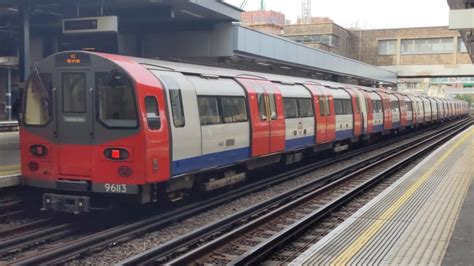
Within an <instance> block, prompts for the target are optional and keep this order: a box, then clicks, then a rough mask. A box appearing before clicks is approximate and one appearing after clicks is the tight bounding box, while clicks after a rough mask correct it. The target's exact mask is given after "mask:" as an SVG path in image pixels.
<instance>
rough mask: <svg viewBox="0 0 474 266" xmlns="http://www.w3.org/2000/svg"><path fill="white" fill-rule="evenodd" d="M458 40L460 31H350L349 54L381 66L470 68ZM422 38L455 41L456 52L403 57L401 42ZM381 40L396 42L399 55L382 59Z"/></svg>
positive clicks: (466, 55)
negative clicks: (447, 65) (439, 65)
mask: <svg viewBox="0 0 474 266" xmlns="http://www.w3.org/2000/svg"><path fill="white" fill-rule="evenodd" d="M459 36H460V35H459V33H458V32H457V31H451V30H449V29H448V27H447V26H446V27H425V28H405V29H379V30H361V31H360V30H351V44H350V46H351V49H350V50H351V54H352V57H353V58H355V59H358V60H361V61H363V62H366V63H368V64H373V65H378V66H389V65H438V64H443V65H446V64H451V65H456V64H470V63H472V62H471V60H470V58H469V55H468V54H467V53H460V52H458V51H457V45H458V43H457V42H458V37H459ZM420 38H421V39H423V38H453V44H454V49H453V52H452V53H439V54H438V53H436V54H435V53H434V54H423V55H402V54H400V45H401V40H403V39H420ZM380 40H396V43H397V46H396V54H394V55H379V51H378V44H379V41H380Z"/></svg>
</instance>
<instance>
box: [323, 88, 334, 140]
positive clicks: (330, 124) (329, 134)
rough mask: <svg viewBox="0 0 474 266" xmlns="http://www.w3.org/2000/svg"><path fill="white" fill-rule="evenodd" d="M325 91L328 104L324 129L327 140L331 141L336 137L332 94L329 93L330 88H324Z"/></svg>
mask: <svg viewBox="0 0 474 266" xmlns="http://www.w3.org/2000/svg"><path fill="white" fill-rule="evenodd" d="M325 91H326V94H325V95H326V100H327V101H326V103H327V104H328V106H327V107H328V108H327V109H326V110H327V115H326V119H327V130H326V140H327V142H330V141H333V140H335V139H336V111H335V107H334V96H333V95H332V93H331V90H329V89H325Z"/></svg>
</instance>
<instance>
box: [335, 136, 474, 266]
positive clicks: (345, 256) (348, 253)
mask: <svg viewBox="0 0 474 266" xmlns="http://www.w3.org/2000/svg"><path fill="white" fill-rule="evenodd" d="M473 133H474V128H472V127H471V128H470V129H469V130H468V131H467V132H466V133H465V134H464V136H462V137H461V138H460V139H459V140H458V141H456V143H455V144H454V145H453V146H452V147H451V148H450V149H449V150H448V151H447V152H445V153H444V154H443V155H442V156H441V157H440V158H439V159H438V160H437V161H436V163H435V164H434V165H433V166H432V167H430V169H429V170H428V171H427V172H426V173H425V174H424V175H423V176H421V178H420V179H418V180H417V181H416V182H415V183H413V185H411V187H410V188H409V189H408V190H407V191H405V193H404V194H403V195H402V196H401V197H400V198H398V200H397V201H396V202H395V203H394V204H393V205H392V206H390V207H389V208H388V209H387V210H385V212H384V213H382V215H380V216H379V217H378V218H377V219H376V220H375V222H374V223H372V225H371V226H370V227H369V228H367V229H366V230H365V231H364V232H363V233H362V234H361V235H360V236H359V238H357V239H356V240H355V241H354V242H353V243H352V244H351V245H350V246H349V247H347V249H346V250H345V251H344V252H343V253H341V255H339V256H338V257H337V258H336V259H334V261H333V262H332V263H331V265H346V264H347V263H348V262H349V261H350V260H351V259H352V258H353V257H354V255H355V254H356V253H357V252H359V251H360V250H361V249H362V248H363V247H364V246H365V245H366V244H367V242H369V241H370V239H371V238H372V237H373V236H374V235H375V234H376V233H377V232H378V231H379V230H380V228H382V226H383V225H384V224H385V223H386V222H387V221H388V220H389V219H391V218H392V217H393V216H394V215H395V214H396V213H397V211H398V210H399V209H400V208H401V207H402V206H403V204H404V203H405V202H406V201H407V200H408V199H409V198H410V197H411V196H412V195H413V194H414V193H415V192H416V190H418V188H420V187H421V186H422V185H423V184H424V183H425V182H426V181H427V180H428V178H430V176H431V175H432V174H433V172H434V171H435V170H436V168H438V167H439V166H440V165H441V164H442V163H443V162H444V161H445V160H446V159H447V158H448V157H449V156H450V155H451V153H453V152H454V150H455V149H456V148H457V147H459V146H460V145H461V144H462V143H463V142H464V141H465V140H466V139H467V138H468V137H470V136H471V135H472V134H473Z"/></svg>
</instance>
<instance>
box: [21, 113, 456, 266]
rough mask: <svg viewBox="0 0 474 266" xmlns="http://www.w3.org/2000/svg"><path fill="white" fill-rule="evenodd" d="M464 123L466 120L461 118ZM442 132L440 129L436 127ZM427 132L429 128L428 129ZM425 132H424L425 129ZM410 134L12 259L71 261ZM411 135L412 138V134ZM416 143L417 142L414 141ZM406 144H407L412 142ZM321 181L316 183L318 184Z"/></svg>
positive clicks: (32, 262) (41, 261)
mask: <svg viewBox="0 0 474 266" xmlns="http://www.w3.org/2000/svg"><path fill="white" fill-rule="evenodd" d="M464 122H465V121H464ZM461 123H462V122H459V121H458V122H452V123H451V124H450V126H454V125H460V124H461ZM438 130H439V131H441V130H442V129H438ZM428 131H429V130H428ZM428 131H427V132H428ZM419 134H421V133H420V132H417V133H413V134H412V135H413V136H414V135H419ZM408 136H410V135H406V136H400V137H398V138H395V139H391V140H389V141H385V142H383V143H379V144H375V145H371V146H370V147H366V148H362V149H360V150H357V151H351V152H347V153H345V154H343V155H339V156H337V158H331V159H327V160H323V161H320V162H317V163H312V164H309V165H306V166H303V167H300V168H298V169H297V170H294V169H293V170H292V171H291V172H290V173H283V174H280V175H277V176H274V177H272V178H271V179H266V180H260V181H258V182H253V183H251V184H249V185H247V186H243V187H241V188H239V189H236V190H235V191H233V192H231V193H227V194H223V195H219V196H217V197H213V198H210V199H206V200H204V201H202V202H198V203H194V204H190V205H187V206H185V207H182V208H179V209H175V210H172V211H169V212H166V213H164V214H159V215H155V216H152V217H148V218H145V219H143V220H140V221H136V222H130V223H125V224H121V225H119V226H116V227H113V228H109V229H106V230H103V231H100V232H97V233H95V234H90V235H86V236H84V237H81V238H78V239H75V240H73V241H70V242H68V243H66V244H64V245H62V246H60V247H54V248H52V249H43V250H42V251H41V252H38V253H35V254H32V255H28V256H27V257H24V258H20V259H18V260H15V261H13V263H15V264H40V263H41V264H52V263H60V262H64V261H68V260H71V259H73V258H78V257H79V256H80V255H81V254H84V253H86V252H88V251H90V250H92V249H101V248H104V247H107V246H108V245H110V244H111V243H114V245H117V244H120V243H123V242H126V241H128V240H131V239H134V238H136V237H138V236H141V235H144V234H145V233H148V232H151V231H154V230H158V229H160V228H163V227H164V226H166V225H168V224H171V223H174V222H177V221H181V220H183V219H185V218H188V217H192V216H194V215H196V214H199V213H202V212H204V211H206V210H209V209H212V208H214V207H216V206H220V205H222V204H225V203H226V202H229V201H232V200H234V199H237V198H239V197H242V196H244V195H248V194H250V193H253V192H256V191H260V190H264V189H266V188H268V187H270V186H273V185H276V184H279V183H282V182H284V181H286V180H289V179H292V178H294V177H296V176H299V175H302V174H305V173H309V172H311V171H314V170H316V169H320V168H321V167H324V166H328V165H334V164H336V163H337V162H340V161H343V160H348V159H349V158H352V157H356V156H359V155H361V154H364V153H367V152H369V151H371V150H376V149H380V148H381V147H384V146H387V145H389V144H391V143H395V142H398V141H400V140H401V139H402V138H407V137H408ZM413 136H412V137H413ZM413 142H416V141H413ZM412 144H413V143H411V142H410V143H409V144H406V145H408V146H409V145H412ZM344 171H346V172H347V171H351V169H345V170H344ZM321 181H322V180H319V181H318V182H320V183H321Z"/></svg>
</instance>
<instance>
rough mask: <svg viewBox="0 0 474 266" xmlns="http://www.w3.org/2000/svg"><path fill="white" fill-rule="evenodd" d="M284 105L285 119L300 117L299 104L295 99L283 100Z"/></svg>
mask: <svg viewBox="0 0 474 266" xmlns="http://www.w3.org/2000/svg"><path fill="white" fill-rule="evenodd" d="M283 105H284V107H285V118H297V117H298V104H297V101H296V99H294V98H283Z"/></svg>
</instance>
